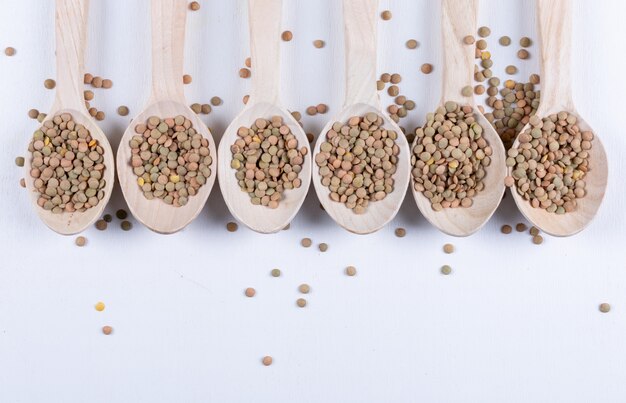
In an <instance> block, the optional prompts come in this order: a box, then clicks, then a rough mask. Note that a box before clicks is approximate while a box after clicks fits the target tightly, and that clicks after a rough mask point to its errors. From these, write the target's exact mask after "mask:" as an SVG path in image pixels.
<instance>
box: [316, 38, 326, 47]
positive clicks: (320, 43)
mask: <svg viewBox="0 0 626 403" xmlns="http://www.w3.org/2000/svg"><path fill="white" fill-rule="evenodd" d="M324 45H326V43H325V42H324V41H323V40H321V39H316V40H314V41H313V46H315V47H316V48H318V49H321V48H323V47H324Z"/></svg>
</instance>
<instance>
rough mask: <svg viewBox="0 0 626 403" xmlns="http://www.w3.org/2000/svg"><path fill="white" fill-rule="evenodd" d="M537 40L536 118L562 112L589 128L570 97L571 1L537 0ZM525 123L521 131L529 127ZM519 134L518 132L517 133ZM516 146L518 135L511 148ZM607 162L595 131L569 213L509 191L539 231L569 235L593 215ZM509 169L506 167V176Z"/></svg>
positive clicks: (601, 198) (512, 190) (603, 188)
mask: <svg viewBox="0 0 626 403" xmlns="http://www.w3.org/2000/svg"><path fill="white" fill-rule="evenodd" d="M537 14H538V17H539V35H540V39H541V60H542V69H541V70H542V71H541V103H540V104H539V108H538V109H537V113H536V115H537V116H538V117H541V118H543V117H546V116H549V115H551V114H555V113H559V112H561V111H565V112H567V113H569V114H572V115H574V116H576V118H577V119H578V123H577V124H578V126H579V127H580V129H581V130H582V131H588V130H590V131H592V132H593V130H592V129H591V127H590V126H589V125H588V124H587V123H586V122H585V121H584V120H583V118H582V117H581V116H580V115H579V113H578V111H577V110H576V107H575V106H574V101H573V97H572V86H571V84H572V81H571V75H570V73H571V72H570V66H571V65H570V63H571V49H572V2H571V1H570V0H537ZM529 128H530V126H529V125H526V127H524V129H523V130H522V132H524V131H526V130H529ZM520 133H521V132H520ZM518 145H519V138H518V139H516V140H515V142H514V143H513V147H517V146H518ZM607 165H608V163H607V159H606V153H605V151H604V147H603V145H602V142H601V141H600V137H599V136H598V135H597V134H595V135H594V138H593V140H592V142H591V150H589V166H590V170H589V172H588V173H587V175H586V176H585V182H586V184H587V185H586V190H587V194H586V195H585V196H584V197H583V198H581V199H577V200H576V202H577V207H576V210H575V211H573V212H569V213H565V214H561V215H557V214H554V213H548V212H547V211H546V210H544V209H542V208H533V207H532V206H531V205H530V203H529V202H528V201H526V200H524V199H523V197H522V196H520V195H519V194H518V193H517V191H516V189H515V188H512V189H511V194H512V195H513V198H514V199H515V203H516V204H517V207H518V208H519V209H520V211H521V212H522V214H523V215H524V217H526V218H527V219H528V220H529V221H530V222H532V223H533V224H534V225H535V226H536V227H538V228H539V229H541V230H542V231H544V232H546V233H548V234H550V235H554V236H570V235H574V234H576V233H578V232H580V231H581V230H583V229H584V228H585V227H586V226H587V225H588V224H589V223H590V222H591V221H592V220H593V218H594V217H595V215H596V213H597V212H598V209H599V208H600V205H601V204H602V200H603V198H604V193H605V191H606V183H607V178H608V166H607ZM511 172H512V169H509V175H510V174H511Z"/></svg>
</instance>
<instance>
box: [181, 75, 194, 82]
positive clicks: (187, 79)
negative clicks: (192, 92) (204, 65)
mask: <svg viewBox="0 0 626 403" xmlns="http://www.w3.org/2000/svg"><path fill="white" fill-rule="evenodd" d="M191 81H193V78H192V77H191V76H190V75H189V74H185V75H183V84H191Z"/></svg>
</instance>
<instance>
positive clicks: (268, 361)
mask: <svg viewBox="0 0 626 403" xmlns="http://www.w3.org/2000/svg"><path fill="white" fill-rule="evenodd" d="M262 362H263V365H265V366H266V367H268V366H270V365H272V362H273V359H272V357H270V356H269V355H266V356H265V357H263V361H262Z"/></svg>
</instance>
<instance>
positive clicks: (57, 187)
mask: <svg viewBox="0 0 626 403" xmlns="http://www.w3.org/2000/svg"><path fill="white" fill-rule="evenodd" d="M28 151H30V153H31V157H32V158H31V164H30V168H31V169H30V176H31V177H32V178H33V180H34V187H35V189H36V191H37V192H38V193H39V197H38V200H37V204H38V205H39V206H40V207H42V208H43V209H45V210H49V211H52V213H55V214H60V213H63V212H70V213H71V212H74V211H80V212H82V211H85V210H87V209H89V208H91V207H93V206H95V205H97V204H98V203H99V202H100V200H102V198H104V187H105V185H106V181H105V180H104V179H103V176H104V175H103V173H104V170H105V166H104V157H103V154H104V150H103V148H102V147H101V146H100V145H99V144H98V141H97V140H94V139H93V138H92V137H91V135H90V133H89V131H88V130H87V129H86V128H85V126H83V125H81V124H78V123H76V122H74V120H73V118H72V115H71V114H69V113H63V114H60V115H56V116H54V117H53V118H52V119H51V120H48V121H46V122H44V124H43V125H42V126H41V127H40V128H39V129H37V130H36V131H35V133H34V134H33V139H32V140H31V142H30V144H29V146H28Z"/></svg>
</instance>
